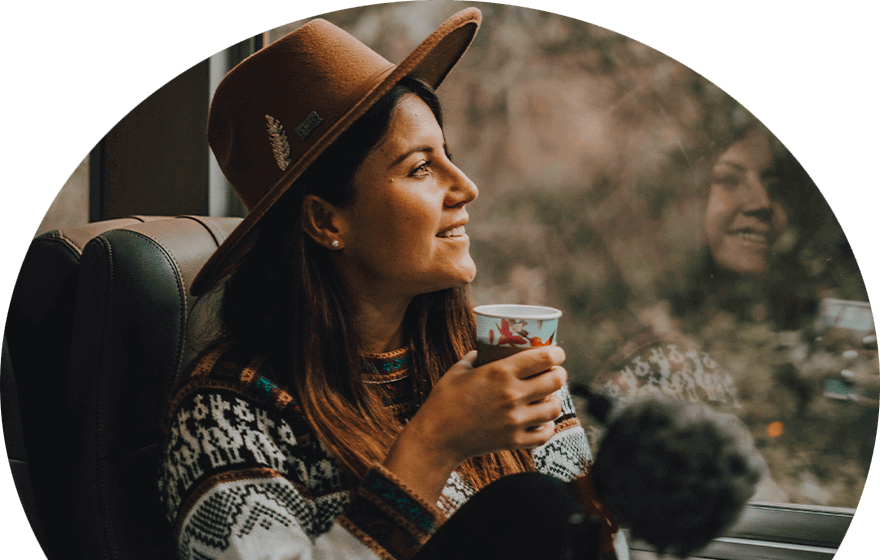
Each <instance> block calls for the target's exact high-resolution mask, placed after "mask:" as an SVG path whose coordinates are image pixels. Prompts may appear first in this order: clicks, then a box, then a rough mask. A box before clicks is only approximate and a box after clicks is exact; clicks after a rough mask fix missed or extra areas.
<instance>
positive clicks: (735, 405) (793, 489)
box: [266, 2, 880, 508]
mask: <svg viewBox="0 0 880 560" xmlns="http://www.w3.org/2000/svg"><path fill="white" fill-rule="evenodd" d="M460 8H461V6H457V5H455V3H445V2H436V3H433V2H432V3H403V4H387V5H379V6H369V7H363V8H354V9H350V10H345V11H341V12H336V13H332V14H328V15H326V16H324V17H325V18H326V19H328V20H330V21H332V22H334V23H336V24H337V25H340V26H341V27H343V28H344V29H346V30H348V31H349V32H351V33H352V34H354V35H355V36H357V37H358V38H359V39H360V40H362V41H364V42H365V43H366V44H368V45H370V46H371V47H373V48H374V49H376V50H377V51H378V52H380V53H382V54H383V55H384V56H385V57H386V58H388V59H389V60H391V61H392V62H399V61H400V60H401V59H402V57H403V56H405V55H406V54H407V53H408V52H409V51H410V50H411V49H412V48H413V47H414V46H415V44H416V42H417V41H418V39H419V38H421V37H423V36H425V34H426V33H428V32H429V31H430V30H431V29H433V28H434V26H436V25H438V24H439V23H440V22H441V21H443V19H445V18H446V17H448V16H449V15H451V14H452V13H454V12H455V11H457V10H458V9H460ZM480 8H481V10H483V13H484V20H483V25H482V28H481V31H480V34H479V36H478V38H477V40H476V42H475V43H474V45H473V46H472V47H471V51H470V52H469V54H468V56H466V57H464V58H463V59H462V60H461V62H459V64H458V66H457V67H456V69H455V71H454V72H452V73H451V74H450V75H449V78H448V79H447V80H446V82H445V83H444V84H443V86H442V87H441V88H440V91H439V93H440V97H441V100H442V101H443V104H444V112H445V132H446V135H447V139H448V142H449V145H450V147H451V149H452V153H453V156H454V158H455V161H456V162H457V164H458V165H459V166H460V167H461V168H462V169H463V170H464V171H465V172H466V173H467V174H468V175H469V176H470V178H471V179H473V180H474V182H475V183H476V184H477V185H478V187H479V188H480V197H479V199H478V200H477V201H476V202H475V203H474V204H472V205H471V210H470V214H471V223H470V224H469V225H468V234H469V236H470V238H471V248H472V254H473V255H474V258H475V260H476V262H477V265H478V269H479V274H478V276H477V279H476V281H475V282H474V284H473V286H472V296H473V299H474V303H475V304H483V303H524V304H546V305H552V306H554V307H558V308H560V309H562V310H563V312H564V315H563V317H562V320H561V323H560V344H561V345H562V346H564V347H565V350H566V353H567V356H568V360H567V362H566V367H567V369H568V371H569V375H570V379H571V381H573V382H578V383H584V384H590V385H592V386H594V387H596V388H599V389H601V390H604V391H606V392H607V393H609V394H610V395H612V396H614V397H615V398H617V399H624V400H625V399H627V398H632V397H634V396H636V395H639V394H645V393H658V394H666V395H668V396H671V397H672V398H679V399H682V400H692V401H700V402H704V403H706V405H707V406H711V407H713V408H716V409H718V410H719V411H722V412H724V413H729V414H731V415H733V416H735V418H736V421H738V422H741V423H743V424H744V425H745V426H746V427H747V428H748V429H749V431H750V433H751V434H752V436H753V437H754V439H755V442H756V444H757V446H758V447H759V449H760V450H761V453H762V455H763V457H764V459H765V460H766V463H767V473H766V477H765V480H764V481H763V482H762V485H761V488H760V490H759V494H758V495H757V496H756V499H758V500H766V501H773V502H796V503H801V504H813V505H824V506H841V507H851V508H854V507H855V506H856V505H857V503H858V500H859V497H860V495H861V491H862V488H863V486H864V483H865V477H866V474H867V471H868V466H869V462H870V457H871V453H872V449H873V443H874V440H875V434H876V428H877V419H878V399H877V395H878V385H880V383H878V361H877V345H876V333H875V327H874V324H873V319H872V315H871V310H870V306H869V304H868V300H867V295H866V290H865V287H864V284H863V282H862V278H861V276H860V273H859V269H858V266H857V264H856V262H855V258H854V256H853V254H852V252H851V250H850V247H849V244H848V242H847V240H846V237H845V236H844V234H843V231H842V229H841V227H840V224H839V223H838V222H837V220H836V218H835V216H834V214H833V212H832V211H831V209H830V208H829V206H828V205H827V203H826V201H825V199H824V198H823V197H822V195H821V193H820V192H819V190H818V189H817V187H816V185H814V184H813V181H812V180H811V179H810V177H809V176H808V175H807V173H806V172H805V171H804V169H803V168H802V167H801V165H800V164H799V163H798V162H797V161H796V159H795V158H794V157H792V155H791V154H790V153H789V152H788V151H787V150H786V149H785V147H784V146H782V145H781V144H780V142H779V141H778V140H777V139H776V138H775V136H774V135H773V134H772V132H771V131H769V130H767V129H766V128H764V127H763V126H762V124H761V123H760V122H759V120H758V119H756V118H755V117H754V116H753V115H752V114H750V113H749V112H748V110H747V109H746V108H744V107H742V106H740V105H739V104H738V103H737V102H736V101H735V100H733V99H732V98H730V97H729V96H728V95H727V94H726V93H725V92H724V91H722V90H720V89H719V88H718V87H716V86H715V85H714V84H712V83H710V82H708V81H707V80H705V79H704V78H702V77H701V76H700V75H698V74H697V73H695V72H693V71H692V70H690V69H689V68H687V67H685V66H683V65H681V64H679V63H678V62H676V61H675V60H672V59H670V58H669V57H667V56H665V55H663V54H662V53H659V52H657V51H655V50H653V49H651V48H649V47H647V46H645V45H643V44H641V43H639V42H637V41H634V40H631V39H629V38H627V37H624V36H621V35H618V34H616V33H613V32H611V31H608V30H606V29H603V28H600V27H597V26H592V25H589V24H586V23H583V22H581V21H577V20H572V19H567V18H564V17H561V16H557V15H554V14H549V13H544V12H539V11H535V10H528V9H522V8H517V7H513V6H505V5H497V4H481V5H480ZM301 23H302V22H295V23H292V24H290V25H289V26H285V27H283V28H279V29H276V30H273V31H270V32H269V33H267V35H266V37H267V41H269V42H271V41H274V40H276V39H278V38H279V37H281V36H283V34H285V33H286V32H288V31H290V30H292V29H295V28H296V27H298V26H299V25H301ZM821 186H822V188H827V189H833V188H834V185H821ZM583 412H584V413H583V415H582V421H583V422H584V424H585V425H586V427H587V431H588V434H589V436H590V437H591V439H592V443H593V444H594V445H598V442H599V441H600V438H601V429H600V428H599V427H598V426H597V425H595V423H593V422H592V421H591V420H590V418H589V415H588V414H587V413H586V411H583Z"/></svg>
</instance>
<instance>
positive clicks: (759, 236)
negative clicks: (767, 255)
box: [734, 231, 767, 245]
mask: <svg viewBox="0 0 880 560" xmlns="http://www.w3.org/2000/svg"><path fill="white" fill-rule="evenodd" d="M734 236H736V237H738V238H740V239H742V240H743V241H748V242H749V243H761V244H764V245H766V244H767V235H765V234H763V233H754V232H751V231H737V232H735V233H734Z"/></svg>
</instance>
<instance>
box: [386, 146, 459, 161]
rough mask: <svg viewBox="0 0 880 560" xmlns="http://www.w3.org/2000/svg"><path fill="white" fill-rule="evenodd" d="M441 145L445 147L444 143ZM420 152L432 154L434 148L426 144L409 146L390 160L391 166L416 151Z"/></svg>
mask: <svg viewBox="0 0 880 560" xmlns="http://www.w3.org/2000/svg"><path fill="white" fill-rule="evenodd" d="M443 146H444V148H445V147H446V145H445V144H444V145H443ZM420 152H423V153H426V154H433V153H434V148H433V147H432V146H427V145H426V146H415V147H413V148H410V149H409V150H407V151H406V152H404V153H403V154H401V155H400V156H398V157H397V158H396V159H395V160H394V161H393V162H391V167H394V166H395V165H397V164H399V163H401V162H402V161H404V160H405V159H406V158H408V157H409V156H411V155H413V154H416V153H420Z"/></svg>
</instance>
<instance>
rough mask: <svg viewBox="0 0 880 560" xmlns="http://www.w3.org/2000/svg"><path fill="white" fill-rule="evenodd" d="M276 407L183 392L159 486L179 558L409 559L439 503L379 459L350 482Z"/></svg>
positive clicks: (217, 393)
mask: <svg viewBox="0 0 880 560" xmlns="http://www.w3.org/2000/svg"><path fill="white" fill-rule="evenodd" d="M296 431H297V430H296V427H295V426H293V425H291V423H290V422H288V421H287V420H286V419H285V417H284V416H283V415H281V414H279V413H277V411H275V410H273V409H271V408H267V407H264V406H261V405H260V404H258V403H255V402H253V401H251V400H250V399H247V398H246V397H245V396H242V395H239V394H235V393H234V392H230V391H225V390H223V389H222V388H220V387H202V388H201V389H199V390H196V391H193V392H192V393H191V394H189V395H188V396H187V397H186V398H183V399H178V400H177V402H176V406H175V409H174V410H173V411H172V414H171V416H170V422H169V424H168V427H167V431H166V441H165V446H164V455H163V461H162V464H161V468H160V482H159V486H160V493H161V496H162V500H163V502H164V505H165V509H166V515H167V516H168V518H169V520H170V521H171V522H172V524H173V525H174V527H175V535H176V538H177V545H178V550H179V555H180V558H181V559H182V560H202V559H206V558H215V559H218V560H227V559H228V560H233V559H235V560H251V559H258V558H259V559H260V560H322V559H331V558H333V559H336V558H350V559H371V560H373V559H377V558H381V559H385V560H390V559H395V560H396V559H403V558H410V557H412V556H413V555H414V554H415V553H416V552H417V551H418V550H419V549H420V548H421V546H422V544H424V542H425V541H426V540H427V539H428V537H429V536H430V535H431V533H432V532H433V530H434V527H435V524H436V523H437V520H438V519H439V518H438V515H439V514H438V512H437V511H436V509H435V508H433V507H431V506H430V505H428V504H426V503H425V502H423V501H421V500H420V499H419V498H417V497H416V496H415V495H414V494H413V493H411V492H410V491H408V490H407V489H406V488H405V487H404V486H403V485H402V484H401V483H400V482H399V481H398V480H397V479H395V477H394V476H393V475H392V474H391V473H389V472H387V471H385V470H384V469H382V468H381V467H379V466H377V467H374V468H372V469H370V470H369V471H368V472H367V474H366V475H365V477H364V478H363V480H362V481H361V482H360V484H359V485H357V484H356V483H355V484H353V485H352V484H349V483H348V482H347V481H346V480H344V479H345V477H343V476H342V475H341V474H340V472H339V470H338V468H337V466H336V462H335V460H333V458H332V457H330V455H329V454H328V453H327V452H326V451H325V450H324V449H323V447H322V446H321V445H320V444H319V443H317V442H316V441H302V438H298V437H297V436H296V435H294V434H295V432H296Z"/></svg>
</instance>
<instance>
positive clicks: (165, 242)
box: [69, 217, 240, 560]
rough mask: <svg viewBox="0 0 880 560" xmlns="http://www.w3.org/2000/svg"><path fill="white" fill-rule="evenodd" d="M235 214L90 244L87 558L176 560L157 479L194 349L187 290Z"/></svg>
mask: <svg viewBox="0 0 880 560" xmlns="http://www.w3.org/2000/svg"><path fill="white" fill-rule="evenodd" d="M239 221H240V220H239V219H238V218H198V217H181V218H176V219H171V220H163V221H155V222H150V223H144V224H139V225H136V226H131V227H128V228H126V229H121V230H114V231H108V232H106V233H104V234H101V235H99V236H96V237H95V238H93V239H92V240H91V241H90V242H89V244H88V245H87V246H86V248H85V250H84V251H83V257H82V262H81V263H80V282H79V285H78V289H77V294H76V314H75V317H74V323H73V337H72V344H71V356H70V380H71V382H70V388H69V406H70V411H71V421H72V423H73V424H72V429H73V431H74V436H75V437H74V440H76V441H77V443H78V445H79V449H77V450H76V452H75V453H74V454H73V455H72V458H73V464H72V465H71V468H72V474H73V477H74V480H73V484H72V490H73V492H72V498H73V505H74V518H73V524H74V526H75V531H76V534H77V537H78V541H79V543H80V545H81V548H82V550H84V551H87V553H88V557H92V558H104V559H124V560H129V559H131V560H136V559H147V558H150V559H153V558H171V557H173V556H174V554H173V552H172V549H171V539H170V534H171V533H170V530H169V529H170V528H169V527H168V526H167V524H166V522H165V519H164V515H163V513H162V510H161V508H160V503H159V497H158V488H157V485H156V474H157V467H158V449H157V444H158V442H159V440H160V426H161V417H162V412H163V411H164V408H165V402H166V400H167V398H168V393H169V390H170V386H171V384H172V383H173V380H174V378H175V376H176V375H177V373H178V372H179V370H180V368H181V367H183V366H184V365H185V364H184V360H185V355H186V354H187V351H188V347H189V346H190V345H189V343H188V339H187V321H188V317H189V313H190V311H191V310H192V308H193V305H194V304H195V300H194V299H193V298H192V297H191V296H190V295H189V286H190V285H191V283H192V281H193V279H194V278H195V275H196V273H197V272H198V271H199V269H200V268H201V267H202V265H203V264H204V262H205V261H206V260H207V259H208V257H209V256H210V255H211V254H212V253H213V252H214V251H215V250H216V248H217V247H218V246H219V244H220V243H222V241H223V239H225V238H226V236H227V235H228V234H229V233H230V232H231V231H232V229H233V228H234V227H235V226H236V225H237V224H238V222H239Z"/></svg>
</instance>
